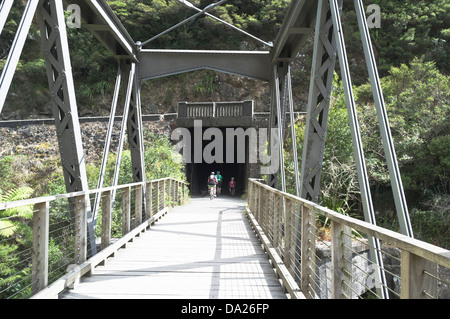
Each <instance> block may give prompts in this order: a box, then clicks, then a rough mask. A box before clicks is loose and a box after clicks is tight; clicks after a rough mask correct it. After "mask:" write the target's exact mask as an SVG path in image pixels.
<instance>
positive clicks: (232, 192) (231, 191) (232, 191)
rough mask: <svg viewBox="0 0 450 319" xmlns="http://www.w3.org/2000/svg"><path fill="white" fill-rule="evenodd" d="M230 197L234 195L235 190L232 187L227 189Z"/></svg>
mask: <svg viewBox="0 0 450 319" xmlns="http://www.w3.org/2000/svg"><path fill="white" fill-rule="evenodd" d="M229 191H230V194H231V197H234V194H236V189H235V188H234V187H230V189H229Z"/></svg>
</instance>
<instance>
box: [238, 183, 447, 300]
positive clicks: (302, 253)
mask: <svg viewBox="0 0 450 319" xmlns="http://www.w3.org/2000/svg"><path fill="white" fill-rule="evenodd" d="M248 192H249V197H248V210H247V212H248V215H249V217H250V219H251V220H253V222H254V223H256V226H257V227H260V228H261V231H262V232H263V234H264V235H265V236H267V237H268V238H269V240H270V245H271V246H272V247H274V248H275V250H276V251H277V253H278V254H279V255H280V256H282V258H281V259H282V260H283V264H284V266H286V267H287V269H288V271H289V275H290V276H292V277H293V278H295V284H296V285H298V287H300V290H301V292H302V293H303V294H304V295H305V296H306V297H307V298H356V297H359V296H360V295H362V294H363V293H368V292H370V293H372V294H373V295H374V296H375V297H379V295H378V294H377V288H379V286H380V284H379V283H377V282H376V280H375V279H376V276H374V275H373V274H374V273H375V272H376V271H379V269H378V268H377V265H375V264H371V263H370V259H369V258H365V257H364V256H363V255H364V254H367V253H365V252H361V250H368V249H369V247H368V244H367V241H366V240H365V239H364V236H367V235H369V236H373V237H376V238H378V239H380V240H381V241H382V242H383V245H382V249H381V251H382V253H383V254H384V257H383V258H391V259H393V260H394V262H393V263H394V264H395V265H393V266H392V265H391V266H389V265H388V266H386V265H385V266H384V268H385V270H386V268H389V269H388V270H386V272H388V273H389V274H390V276H391V277H392V282H394V283H395V282H397V284H396V285H395V286H391V287H388V289H389V291H390V293H389V295H390V297H394V298H395V297H396V296H397V297H400V298H431V297H433V298H439V291H438V286H440V288H439V289H442V286H445V287H446V289H447V291H448V289H450V286H449V285H450V284H449V283H448V282H446V280H448V279H444V278H443V276H442V277H440V273H441V271H439V270H438V268H441V269H443V268H447V269H449V268H450V251H449V250H447V249H444V248H441V247H438V246H435V245H432V244H429V243H426V242H423V241H421V240H418V239H414V238H410V237H408V236H405V235H403V234H400V233H397V232H394V231H391V230H388V229H385V228H383V227H379V226H376V225H372V224H370V223H367V222H364V221H361V220H358V219H355V218H352V217H349V216H345V215H343V214H339V213H337V212H335V211H332V210H330V209H328V208H325V207H322V206H320V205H318V204H316V203H313V202H310V201H308V200H305V199H302V198H300V197H297V196H294V195H291V194H288V193H285V192H282V191H279V190H277V189H274V188H271V187H270V186H268V185H265V184H263V183H261V182H259V181H257V180H255V179H249V182H248ZM320 218H321V219H322V222H321V225H318V224H319V223H318V219H320ZM325 220H328V221H330V223H331V227H330V228H329V229H328V230H327V231H328V232H329V233H328V234H325V235H323V234H319V233H322V232H324V231H325V230H324V228H322V227H321V226H322V225H323V221H325ZM254 226H255V225H254ZM355 231H357V232H358V233H359V234H362V237H361V236H355V235H352V232H353V233H354V232H355ZM319 235H321V236H319ZM323 237H326V238H325V239H324V238H323ZM361 245H365V246H367V248H365V249H360V248H357V246H361ZM392 255H395V256H392ZM362 260H363V262H362ZM399 269H400V271H398V270H399ZM355 282H358V283H357V284H356V285H355ZM438 283H439V285H438ZM291 289H292V288H291ZM288 290H289V289H288ZM294 290H295V287H294ZM443 294H444V293H443Z"/></svg>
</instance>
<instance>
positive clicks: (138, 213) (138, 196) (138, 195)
mask: <svg viewBox="0 0 450 319" xmlns="http://www.w3.org/2000/svg"><path fill="white" fill-rule="evenodd" d="M134 192H135V204H134V214H135V218H136V223H135V226H138V225H140V224H142V185H137V186H136V188H135V190H134Z"/></svg>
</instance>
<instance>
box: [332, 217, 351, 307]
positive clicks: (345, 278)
mask: <svg viewBox="0 0 450 319" xmlns="http://www.w3.org/2000/svg"><path fill="white" fill-rule="evenodd" d="M350 236H351V228H350V227H348V226H344V225H343V224H340V223H338V222H335V221H333V220H332V221H331V261H332V265H333V266H332V272H331V273H332V275H331V276H332V278H331V282H332V287H331V294H332V299H346V298H348V299H350V298H351V295H352V291H351V290H350V288H349V286H350V285H351V282H352V278H351V273H352V264H351V262H350V260H351V258H352V256H351V255H352V252H351V251H350V250H348V249H345V247H344V246H347V247H352V239H351V237H350ZM344 282H346V283H347V285H346V284H344Z"/></svg>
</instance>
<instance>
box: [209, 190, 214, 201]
mask: <svg viewBox="0 0 450 319" xmlns="http://www.w3.org/2000/svg"><path fill="white" fill-rule="evenodd" d="M213 188H214V187H209V199H210V200H213V199H214V197H215V196H214V192H213Z"/></svg>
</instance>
